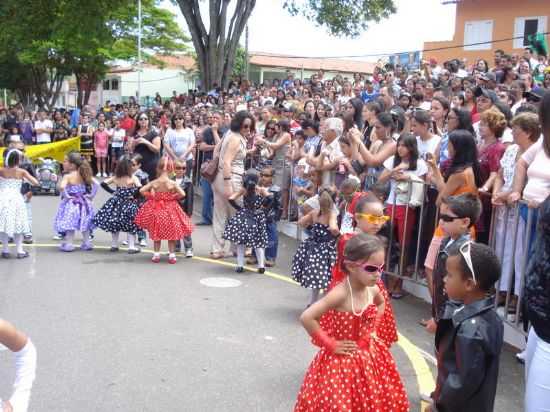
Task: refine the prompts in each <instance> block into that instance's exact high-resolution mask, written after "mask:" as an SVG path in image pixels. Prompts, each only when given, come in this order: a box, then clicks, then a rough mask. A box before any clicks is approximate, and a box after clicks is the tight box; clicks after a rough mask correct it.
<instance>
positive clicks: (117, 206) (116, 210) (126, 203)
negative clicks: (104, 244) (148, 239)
mask: <svg viewBox="0 0 550 412" xmlns="http://www.w3.org/2000/svg"><path fill="white" fill-rule="evenodd" d="M135 191H136V188H135V187H118V188H117V189H116V191H115V193H114V194H113V197H111V198H110V199H109V200H107V201H106V202H105V204H104V205H103V206H102V207H101V209H99V210H98V211H97V213H96V215H95V216H94V219H93V224H94V227H98V228H100V229H102V230H104V231H106V232H110V233H115V232H126V233H133V234H135V233H137V231H138V226H137V225H136V224H135V223H134V219H135V217H136V214H137V212H138V209H139V205H138V201H137V200H136V199H135V198H134V193H135Z"/></svg>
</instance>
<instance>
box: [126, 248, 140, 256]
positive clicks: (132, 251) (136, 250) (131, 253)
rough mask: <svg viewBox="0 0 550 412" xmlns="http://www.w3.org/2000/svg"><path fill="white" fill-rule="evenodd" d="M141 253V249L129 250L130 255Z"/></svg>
mask: <svg viewBox="0 0 550 412" xmlns="http://www.w3.org/2000/svg"><path fill="white" fill-rule="evenodd" d="M139 252H141V249H140V248H137V247H136V248H134V249H128V254H129V255H135V254H136V253H139Z"/></svg>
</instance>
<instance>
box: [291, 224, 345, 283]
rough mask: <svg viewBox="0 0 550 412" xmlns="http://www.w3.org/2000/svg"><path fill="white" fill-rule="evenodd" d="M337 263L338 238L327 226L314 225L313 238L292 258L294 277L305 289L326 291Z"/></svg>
mask: <svg viewBox="0 0 550 412" xmlns="http://www.w3.org/2000/svg"><path fill="white" fill-rule="evenodd" d="M335 262H336V238H335V237H334V236H333V235H332V233H330V230H329V228H328V226H327V225H323V224H321V223H314V224H313V225H312V226H311V236H310V237H309V238H308V239H306V240H305V241H303V242H302V244H301V245H300V247H299V248H298V250H297V251H296V254H295V255H294V257H293V258H292V277H293V278H294V280H295V281H296V282H298V283H299V284H301V285H302V286H303V287H305V288H310V289H326V288H327V287H328V285H329V283H330V279H331V276H332V267H333V266H334V263H335Z"/></svg>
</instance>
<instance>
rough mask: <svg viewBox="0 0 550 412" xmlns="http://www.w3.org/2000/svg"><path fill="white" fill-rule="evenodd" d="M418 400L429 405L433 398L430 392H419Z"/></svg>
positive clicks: (431, 403)
mask: <svg viewBox="0 0 550 412" xmlns="http://www.w3.org/2000/svg"><path fill="white" fill-rule="evenodd" d="M420 400H421V401H424V402H427V403H429V404H430V405H433V403H434V400H433V398H432V395H431V394H427V393H422V392H421V393H420Z"/></svg>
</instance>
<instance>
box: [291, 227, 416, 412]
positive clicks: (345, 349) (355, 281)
mask: <svg viewBox="0 0 550 412" xmlns="http://www.w3.org/2000/svg"><path fill="white" fill-rule="evenodd" d="M384 262H385V252H384V244H383V242H382V241H381V240H380V239H379V238H378V237H376V236H372V235H366V234H359V235H356V236H355V237H353V238H352V239H351V240H349V241H348V243H347V244H346V247H345V249H344V259H343V264H342V267H343V270H344V272H345V273H346V275H347V276H346V280H345V281H343V282H341V283H339V284H338V285H336V286H335V287H334V288H333V289H332V290H331V291H330V292H329V293H328V294H327V295H326V296H325V297H323V298H322V299H321V300H319V301H318V302H316V303H314V304H313V305H311V306H310V307H309V308H308V309H306V311H305V312H304V313H302V316H301V317H300V321H301V322H302V325H303V326H304V328H305V329H306V331H307V332H308V333H309V334H310V336H311V337H312V338H313V339H312V340H313V343H314V344H315V345H316V346H319V347H320V350H319V352H318V353H317V355H316V356H315V359H314V360H313V362H312V363H311V365H310V367H309V369H308V371H307V373H306V376H305V378H304V382H303V384H302V388H301V389H300V393H299V394H298V400H297V402H296V406H295V408H294V411H295V412H309V411H310V412H321V411H329V410H334V408H335V407H336V408H337V406H338V405H347V406H348V407H349V410H352V411H360V410H361V411H363V410H374V409H377V410H378V409H379V410H391V411H393V412H401V411H408V410H409V403H408V400H407V394H406V392H405V388H404V387H403V383H402V381H401V377H400V376H399V372H398V371H397V368H396V366H395V361H394V359H393V357H392V355H391V353H390V352H389V349H388V346H387V345H386V343H384V342H383V340H381V339H379V337H378V336H377V333H376V331H377V325H378V323H379V322H380V321H381V319H382V316H383V313H384V309H385V308H384V307H385V299H384V297H383V295H382V293H381V291H380V289H379V287H378V286H377V281H378V279H379V277H380V273H381V272H382V270H383V266H384ZM344 365H345V366H344ZM325 394H331V396H330V397H329V398H328V399H329V400H328V401H327V398H326V395H325Z"/></svg>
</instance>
